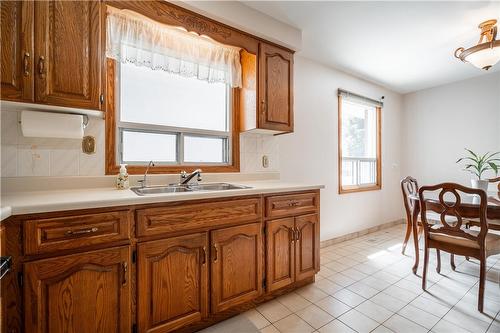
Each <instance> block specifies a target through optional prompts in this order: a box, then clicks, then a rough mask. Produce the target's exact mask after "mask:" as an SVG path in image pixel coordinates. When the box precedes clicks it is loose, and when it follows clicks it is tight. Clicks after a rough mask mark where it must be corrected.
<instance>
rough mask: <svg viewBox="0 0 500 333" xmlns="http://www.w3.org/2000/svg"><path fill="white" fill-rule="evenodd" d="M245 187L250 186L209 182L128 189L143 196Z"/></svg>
mask: <svg viewBox="0 0 500 333" xmlns="http://www.w3.org/2000/svg"><path fill="white" fill-rule="evenodd" d="M245 188H251V187H249V186H243V185H234V184H228V183H209V184H192V185H164V186H145V187H131V188H130V189H131V190H132V191H133V192H134V193H135V194H137V195H140V196H144V195H150V194H161V193H181V192H196V191H227V190H241V189H245Z"/></svg>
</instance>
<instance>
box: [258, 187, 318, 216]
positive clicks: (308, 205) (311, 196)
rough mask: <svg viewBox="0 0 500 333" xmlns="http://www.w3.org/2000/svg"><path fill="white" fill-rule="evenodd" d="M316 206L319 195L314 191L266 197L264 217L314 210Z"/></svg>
mask: <svg viewBox="0 0 500 333" xmlns="http://www.w3.org/2000/svg"><path fill="white" fill-rule="evenodd" d="M318 208H319V195H318V193H315V192H308V193H299V194H289V195H275V196H269V197H266V217H270V218H276V217H283V216H289V215H297V214H302V213H309V212H315V211H316V210H317V209H318Z"/></svg>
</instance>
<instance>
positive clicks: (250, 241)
mask: <svg viewBox="0 0 500 333" xmlns="http://www.w3.org/2000/svg"><path fill="white" fill-rule="evenodd" d="M211 248H212V256H211V279H212V289H211V297H212V312H213V313H218V312H221V311H224V310H226V309H228V308H230V307H233V306H236V305H239V304H242V303H246V302H248V301H251V300H253V299H255V298H257V297H259V296H260V295H261V294H262V280H263V277H262V227H261V224H260V223H252V224H245V225H241V226H236V227H230V228H224V229H219V230H214V231H212V232H211Z"/></svg>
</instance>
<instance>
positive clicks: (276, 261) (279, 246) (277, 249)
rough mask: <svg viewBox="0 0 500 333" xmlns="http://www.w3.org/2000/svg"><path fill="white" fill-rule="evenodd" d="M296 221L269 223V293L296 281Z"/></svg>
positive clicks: (267, 279)
mask: <svg viewBox="0 0 500 333" xmlns="http://www.w3.org/2000/svg"><path fill="white" fill-rule="evenodd" d="M294 227H295V219H294V218H293V217H288V218H284V219H278V220H272V221H269V222H267V228H266V242H267V245H266V250H267V265H266V266H267V269H266V271H267V274H266V282H267V291H273V290H276V289H280V288H282V287H285V286H288V285H290V284H292V283H293V281H295V242H294Z"/></svg>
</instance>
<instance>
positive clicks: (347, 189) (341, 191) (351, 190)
mask: <svg viewBox="0 0 500 333" xmlns="http://www.w3.org/2000/svg"><path fill="white" fill-rule="evenodd" d="M381 189H382V186H381V185H379V184H374V185H367V186H350V187H339V194H348V193H356V192H368V191H378V190H381Z"/></svg>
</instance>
